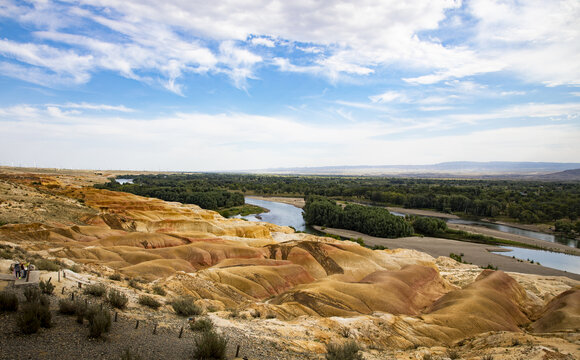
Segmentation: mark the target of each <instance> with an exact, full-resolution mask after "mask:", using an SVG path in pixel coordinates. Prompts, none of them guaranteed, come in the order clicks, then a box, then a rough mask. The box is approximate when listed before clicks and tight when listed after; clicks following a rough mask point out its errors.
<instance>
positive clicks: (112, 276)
mask: <svg viewBox="0 0 580 360" xmlns="http://www.w3.org/2000/svg"><path fill="white" fill-rule="evenodd" d="M109 279H111V280H114V281H121V274H119V273H114V274H113V275H111V276H109Z"/></svg>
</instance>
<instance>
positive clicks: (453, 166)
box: [246, 161, 580, 180]
mask: <svg viewBox="0 0 580 360" xmlns="http://www.w3.org/2000/svg"><path fill="white" fill-rule="evenodd" d="M246 172H248V173H262V174H264V173H265V174H299V175H361V176H397V177H403V176H405V177H428V178H446V177H452V178H455V177H456V178H529V179H536V178H537V179H543V180H580V163H552V162H510V161H491V162H475V161H454V162H443V163H439V164H432V165H361V166H323V167H296V168H273V169H261V170H249V171H246Z"/></svg>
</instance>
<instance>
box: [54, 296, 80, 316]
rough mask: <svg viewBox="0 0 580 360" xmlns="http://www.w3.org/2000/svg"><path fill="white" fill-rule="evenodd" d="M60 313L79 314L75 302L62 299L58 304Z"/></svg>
mask: <svg viewBox="0 0 580 360" xmlns="http://www.w3.org/2000/svg"><path fill="white" fill-rule="evenodd" d="M58 312H59V313H61V314H64V315H74V314H76V312H77V305H76V303H75V302H74V301H73V300H70V299H61V300H59V302H58Z"/></svg>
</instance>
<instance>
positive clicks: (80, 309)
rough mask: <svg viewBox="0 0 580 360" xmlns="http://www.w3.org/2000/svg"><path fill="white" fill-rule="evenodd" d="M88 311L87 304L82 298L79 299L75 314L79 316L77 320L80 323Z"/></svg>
mask: <svg viewBox="0 0 580 360" xmlns="http://www.w3.org/2000/svg"><path fill="white" fill-rule="evenodd" d="M87 311H88V308H87V304H85V303H84V302H82V301H80V300H77V301H76V303H75V314H76V316H77V322H78V323H79V324H82V323H83V321H84V319H85V315H86V314H87Z"/></svg>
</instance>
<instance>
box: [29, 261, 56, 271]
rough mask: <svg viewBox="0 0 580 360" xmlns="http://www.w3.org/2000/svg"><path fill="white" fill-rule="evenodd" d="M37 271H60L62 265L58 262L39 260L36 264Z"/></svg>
mask: <svg viewBox="0 0 580 360" xmlns="http://www.w3.org/2000/svg"><path fill="white" fill-rule="evenodd" d="M34 266H36V269H37V270H46V271H58V270H60V266H61V263H60V261H58V260H46V259H38V260H36V261H35V262H34Z"/></svg>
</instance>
